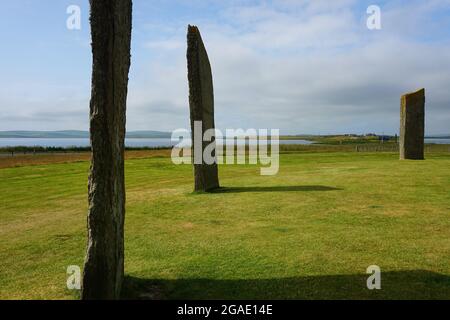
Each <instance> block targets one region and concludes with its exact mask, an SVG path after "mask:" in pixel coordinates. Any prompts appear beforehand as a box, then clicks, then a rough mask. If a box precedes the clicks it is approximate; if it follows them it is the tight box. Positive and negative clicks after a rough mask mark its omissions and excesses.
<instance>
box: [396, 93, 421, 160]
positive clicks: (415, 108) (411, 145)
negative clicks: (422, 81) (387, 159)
mask: <svg viewBox="0 0 450 320" xmlns="http://www.w3.org/2000/svg"><path fill="white" fill-rule="evenodd" d="M424 135H425V89H420V90H418V91H416V92H412V93H407V94H405V95H403V96H402V98H401V107H400V159H401V160H403V159H412V160H423V159H424Z"/></svg>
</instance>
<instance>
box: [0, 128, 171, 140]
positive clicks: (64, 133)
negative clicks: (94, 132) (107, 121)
mask: <svg viewBox="0 0 450 320" xmlns="http://www.w3.org/2000/svg"><path fill="white" fill-rule="evenodd" d="M171 135H172V134H171V133H170V132H163V131H152V130H142V131H129V132H127V133H126V137H127V138H170V137H171ZM0 138H16V139H17V138H41V139H42V138H48V139H53V138H60V139H82V138H89V131H81V130H60V131H0Z"/></svg>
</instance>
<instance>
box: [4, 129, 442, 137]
mask: <svg viewBox="0 0 450 320" xmlns="http://www.w3.org/2000/svg"><path fill="white" fill-rule="evenodd" d="M171 135H172V134H171V133H170V132H164V131H154V130H139V131H128V132H127V133H126V137H127V138H131V139H148V138H170V137H171ZM304 136H317V135H286V137H291V138H295V137H298V138H299V139H300V138H301V137H304ZM323 136H342V135H323ZM0 138H16V139H20V138H26V139H28V138H41V139H52V138H60V139H83V138H89V131H82V130H59V131H33V130H29V131H27V130H19V131H0ZM426 138H432V139H450V134H437V135H428V136H426Z"/></svg>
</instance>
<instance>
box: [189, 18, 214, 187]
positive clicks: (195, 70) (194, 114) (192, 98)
mask: <svg viewBox="0 0 450 320" xmlns="http://www.w3.org/2000/svg"><path fill="white" fill-rule="evenodd" d="M187 65H188V80H189V107H190V117H191V130H192V156H193V160H194V179H195V187H194V190H195V191H211V190H213V189H216V188H218V187H219V176H218V169H217V161H214V163H212V164H208V163H206V162H205V159H204V158H203V152H204V150H205V148H206V147H207V146H208V145H210V144H211V142H208V141H206V142H204V141H203V139H202V137H203V133H204V132H205V131H206V130H209V129H214V128H215V126H214V93H213V79H212V72H211V65H210V63H209V59H208V54H207V52H206V49H205V46H204V44H203V41H202V37H201V35H200V31H199V30H198V28H197V27H196V26H188V34H187ZM200 121H201V126H199V127H200V128H201V132H199V130H198V128H197V130H196V129H195V128H196V125H195V124H196V123H197V124H199V123H200ZM195 136H197V137H198V138H197V139H195ZM198 140H201V141H198ZM212 141H213V143H215V136H214V137H213V138H212ZM196 143H198V144H201V145H198V144H196ZM200 153H201V154H200ZM211 154H212V156H213V158H214V159H216V154H215V151H214V152H212V153H211ZM198 159H200V161H199V160H198Z"/></svg>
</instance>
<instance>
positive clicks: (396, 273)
mask: <svg viewBox="0 0 450 320" xmlns="http://www.w3.org/2000/svg"><path fill="white" fill-rule="evenodd" d="M88 169H89V163H88V162H86V161H81V162H73V163H65V164H48V165H39V166H25V167H18V168H4V169H0V194H1V196H0V197H1V202H0V215H1V218H0V298H1V299H32V298H33V299H34V298H37V299H75V298H77V293H76V292H73V291H69V290H67V289H66V278H67V275H66V268H67V266H68V265H80V266H82V263H83V259H84V253H85V242H86V213H87V199H86V197H87V195H86V193H87V175H88ZM126 177H127V216H126V252H125V255H126V261H125V271H126V274H127V279H126V282H125V288H124V298H170V299H172V298H188V299H194V298H201V299H203V298H211V299H217V298H226V299H228V298H231V299H233V298H254V299H264V298H274V299H294V298H300V299H303V298H305V299H312V298H319V299H328V298H335V299H347V298H348V299H355V298H362V299H405V298H412V299H433V298H442V299H450V155H449V154H448V153H447V154H443V153H442V154H439V153H435V154H430V155H428V156H427V160H426V161H399V160H398V156H397V154H394V153H292V154H283V155H282V156H281V166H280V172H279V174H278V175H276V176H260V175H259V167H257V166H242V165H235V166H221V167H220V178H221V184H222V185H223V186H224V187H225V188H224V189H223V190H222V191H221V192H217V193H214V194H192V193H191V191H192V168H191V167H190V166H188V165H182V166H175V165H173V164H172V163H171V160H170V159H169V158H166V157H159V158H148V159H132V160H128V161H127V163H126ZM370 265H378V266H380V268H381V271H382V289H381V290H374V291H370V290H368V289H367V288H366V279H367V277H368V275H366V274H365V272H366V268H367V267H368V266H370Z"/></svg>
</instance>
